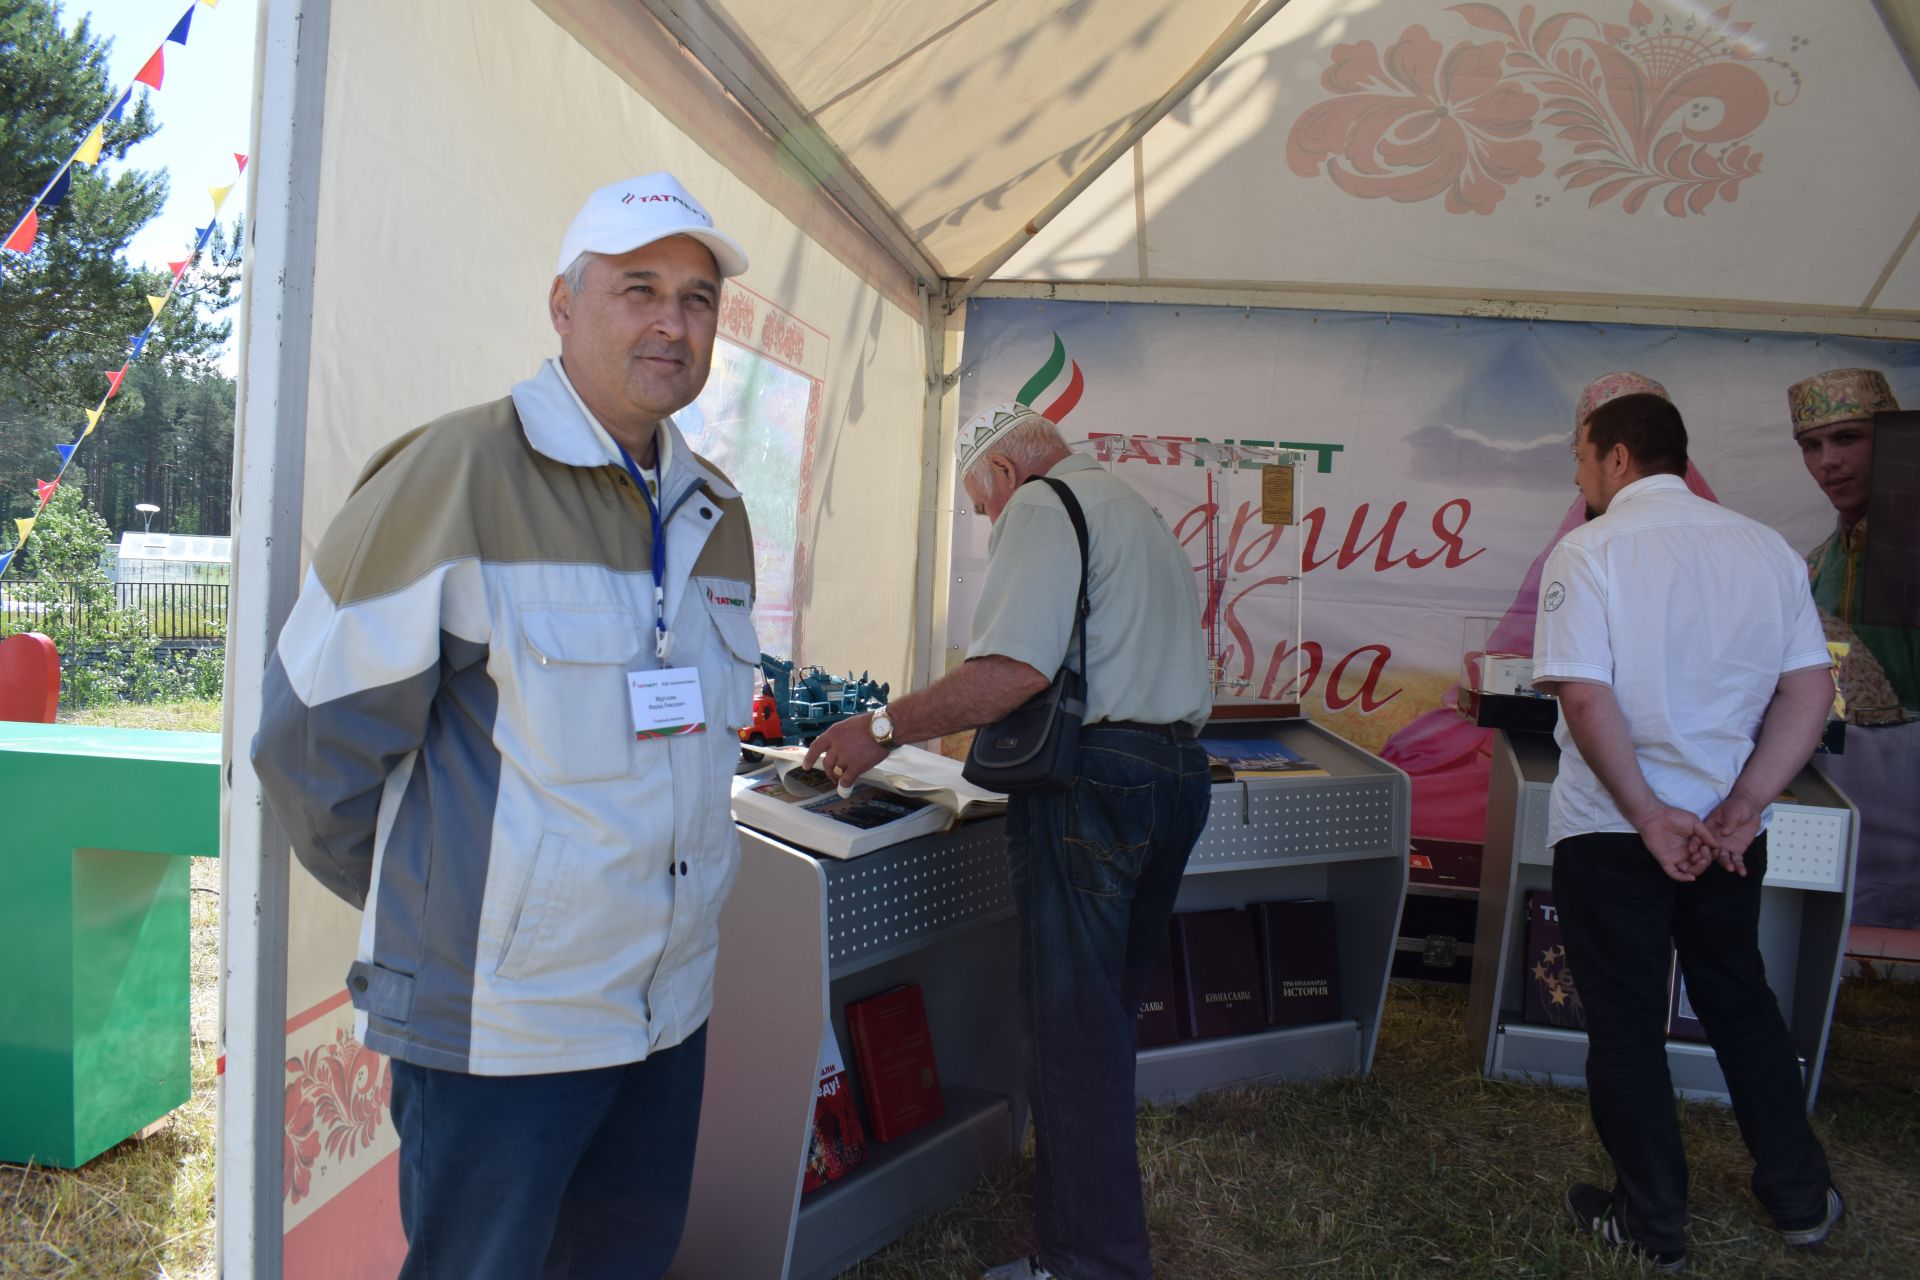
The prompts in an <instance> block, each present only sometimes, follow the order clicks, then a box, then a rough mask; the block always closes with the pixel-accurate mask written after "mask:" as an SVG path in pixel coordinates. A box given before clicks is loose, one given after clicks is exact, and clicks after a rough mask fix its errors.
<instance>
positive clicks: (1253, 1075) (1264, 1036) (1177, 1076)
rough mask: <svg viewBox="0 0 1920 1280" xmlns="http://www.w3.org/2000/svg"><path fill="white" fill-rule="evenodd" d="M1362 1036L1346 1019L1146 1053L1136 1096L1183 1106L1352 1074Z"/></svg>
mask: <svg viewBox="0 0 1920 1280" xmlns="http://www.w3.org/2000/svg"><path fill="white" fill-rule="evenodd" d="M1360 1037H1361V1031H1360V1024H1359V1023H1358V1022H1356V1021H1354V1020H1353V1019H1352V1018H1341V1019H1339V1020H1337V1021H1334V1022H1312V1023H1307V1024H1305V1025H1302V1026H1297V1027H1269V1028H1268V1029H1267V1030H1265V1031H1261V1032H1257V1033H1255V1034H1253V1035H1248V1036H1222V1037H1221V1038H1219V1039H1216V1040H1183V1041H1181V1042H1180V1043H1178V1044H1167V1045H1160V1046H1158V1047H1157V1048H1153V1049H1142V1050H1141V1051H1140V1055H1139V1059H1138V1065H1137V1067H1136V1068H1135V1072H1136V1076H1135V1079H1136V1084H1135V1091H1136V1092H1137V1093H1138V1094H1139V1096H1140V1099H1141V1101H1143V1102H1183V1101H1185V1100H1186V1099H1188V1098H1192V1097H1195V1096H1196V1095H1198V1094H1202V1093H1207V1092H1210V1091H1211V1090H1214V1089H1230V1088H1231V1089H1238V1088H1245V1087H1246V1086H1248V1085H1256V1084H1274V1083H1276V1082H1278V1081H1282V1080H1315V1079H1318V1078H1319V1077H1321V1076H1329V1075H1348V1074H1352V1072H1353V1070H1354V1063H1356V1062H1358V1061H1359V1060H1360V1056H1361V1041H1360Z"/></svg>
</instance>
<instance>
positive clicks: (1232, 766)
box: [1200, 738, 1327, 782]
mask: <svg viewBox="0 0 1920 1280" xmlns="http://www.w3.org/2000/svg"><path fill="white" fill-rule="evenodd" d="M1200 749H1201V750H1203V751H1205V752H1206V753H1207V771H1208V772H1209V773H1210V774H1211V775H1212V776H1213V780H1214V781H1215V782H1235V781H1240V780H1243V779H1254V778H1324V777H1326V776H1327V771H1326V770H1325V769H1322V768H1321V767H1320V766H1319V765H1317V764H1315V763H1314V762H1313V761H1311V760H1309V759H1307V758H1306V757H1305V756H1303V755H1301V754H1300V753H1299V752H1298V751H1295V750H1293V749H1292V748H1290V747H1286V746H1282V745H1281V744H1280V743H1278V742H1275V741H1273V740H1272V739H1269V738H1202V739H1200Z"/></svg>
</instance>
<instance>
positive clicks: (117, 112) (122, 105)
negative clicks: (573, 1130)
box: [107, 89, 133, 121]
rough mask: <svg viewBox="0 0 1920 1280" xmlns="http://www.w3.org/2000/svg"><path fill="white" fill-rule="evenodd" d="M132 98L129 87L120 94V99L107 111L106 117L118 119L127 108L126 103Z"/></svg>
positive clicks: (131, 91)
mask: <svg viewBox="0 0 1920 1280" xmlns="http://www.w3.org/2000/svg"><path fill="white" fill-rule="evenodd" d="M132 100H133V90H131V89H129V90H127V91H126V92H125V93H123V94H121V95H120V101H118V102H116V103H114V104H113V110H111V111H109V112H107V119H109V120H115V121H117V120H119V119H120V116H121V114H122V113H123V112H125V111H126V109H127V103H128V102H130V101H132Z"/></svg>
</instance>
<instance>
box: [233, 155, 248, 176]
mask: <svg viewBox="0 0 1920 1280" xmlns="http://www.w3.org/2000/svg"><path fill="white" fill-rule="evenodd" d="M233 158H234V161H235V163H237V164H238V165H239V166H240V172H242V173H245V172H246V171H247V158H246V157H245V156H243V155H241V154H240V153H239V152H238V151H236V152H234V153H233Z"/></svg>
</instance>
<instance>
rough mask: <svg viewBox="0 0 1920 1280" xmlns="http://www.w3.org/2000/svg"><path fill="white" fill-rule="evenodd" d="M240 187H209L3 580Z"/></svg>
mask: <svg viewBox="0 0 1920 1280" xmlns="http://www.w3.org/2000/svg"><path fill="white" fill-rule="evenodd" d="M185 22H186V19H184V18H182V19H181V23H182V25H183V26H184V24H185ZM156 56H157V55H156ZM233 158H234V162H235V163H236V164H237V165H238V166H239V172H240V173H245V172H246V170H247V157H246V156H245V155H244V154H242V153H240V152H237V151H236V152H235V153H234V156H233ZM237 185H239V184H238V177H237V175H236V179H235V181H233V182H229V183H228V184H227V185H226V186H224V187H208V188H207V195H208V196H210V197H211V198H212V200H213V217H212V218H210V219H208V220H207V225H206V226H204V227H198V228H195V230H194V237H193V247H192V248H191V249H190V250H188V252H187V256H186V257H184V258H181V259H180V260H179V261H178V262H169V263H168V264H167V269H168V270H169V271H170V272H172V279H171V280H169V281H168V283H167V291H166V292H165V293H163V294H148V295H147V306H148V308H149V309H150V310H151V311H152V312H153V314H152V316H151V317H150V318H149V319H148V320H147V323H146V325H145V327H143V328H142V329H141V330H140V332H139V333H137V334H135V335H134V336H133V337H132V338H131V339H129V344H130V350H129V351H128V354H127V358H126V359H125V360H123V361H121V363H120V367H119V368H118V369H108V370H105V371H104V376H105V378H106V380H107V391H106V394H105V395H103V396H101V397H100V403H99V404H97V405H95V406H94V407H93V408H91V409H89V410H87V425H86V427H85V428H84V429H82V430H81V432H80V434H79V435H78V436H77V437H75V439H74V441H73V443H71V444H57V445H55V446H54V447H53V448H54V452H56V453H58V454H59V455H60V467H59V469H58V470H57V471H55V472H54V475H53V479H51V480H36V481H34V492H35V494H36V495H37V497H38V499H39V501H38V502H37V503H36V505H35V506H34V509H33V514H32V515H30V516H21V517H19V518H17V519H15V520H14V522H13V527H14V531H15V532H16V533H17V534H18V535H19V536H18V538H17V539H16V540H15V542H14V545H13V550H11V551H0V577H5V576H6V572H7V570H8V569H9V568H10V567H12V564H13V559H14V557H15V556H16V555H18V554H19V553H20V551H21V550H22V549H23V548H25V546H26V545H27V539H28V538H29V537H31V536H32V535H33V526H34V524H35V522H37V521H38V520H39V519H40V513H41V512H42V511H45V510H46V507H47V503H49V502H51V501H52V500H53V495H54V494H55V493H56V492H57V491H58V490H59V488H60V482H61V481H62V480H64V479H66V475H67V468H69V467H71V466H72V465H73V457H74V454H76V453H77V452H79V449H80V445H81V442H82V441H84V440H85V439H86V438H87V437H88V436H90V435H92V434H93V433H94V430H95V429H96V428H97V427H99V425H100V417H101V415H102V414H104V413H106V411H107V405H108V403H109V402H111V401H112V400H113V398H114V397H115V396H116V395H118V394H120V383H121V380H122V379H124V378H125V377H126V376H127V370H128V369H129V368H130V367H132V365H133V362H134V361H135V360H138V359H139V358H140V354H141V352H143V351H145V350H146V347H147V339H148V338H149V337H151V336H152V335H153V330H154V328H155V326H157V325H158V324H159V323H160V314H161V312H163V311H165V310H166V309H167V304H168V303H170V302H172V301H173V299H174V297H175V295H176V294H178V293H179V292H180V288H181V281H182V280H183V279H184V278H185V276H186V274H187V268H189V267H191V266H192V265H193V264H194V262H196V261H197V260H198V259H199V257H200V254H201V252H202V251H203V250H204V249H205V248H206V247H207V242H208V241H210V240H212V239H213V231H214V228H215V227H217V226H219V225H220V207H221V206H222V205H224V204H225V203H226V202H227V197H228V196H229V195H231V194H232V192H233V189H234V187H235V186H237Z"/></svg>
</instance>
